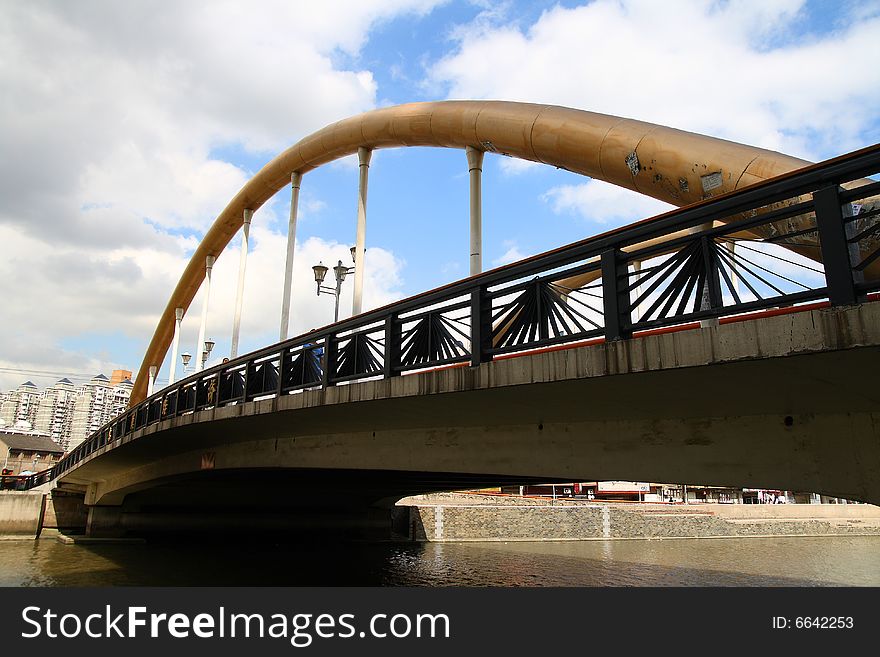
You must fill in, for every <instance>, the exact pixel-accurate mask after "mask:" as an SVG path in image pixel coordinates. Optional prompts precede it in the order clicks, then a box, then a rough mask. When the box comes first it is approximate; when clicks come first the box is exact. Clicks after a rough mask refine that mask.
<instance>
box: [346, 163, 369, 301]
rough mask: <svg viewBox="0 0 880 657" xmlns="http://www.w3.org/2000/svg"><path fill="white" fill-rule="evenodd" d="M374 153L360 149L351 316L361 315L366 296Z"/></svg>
mask: <svg viewBox="0 0 880 657" xmlns="http://www.w3.org/2000/svg"><path fill="white" fill-rule="evenodd" d="M372 156H373V151H372V149H370V148H367V147H366V146H360V147H358V163H359V166H358V171H359V174H360V175H359V176H358V220H357V238H356V240H355V244H354V246H355V251H354V296H353V297H352V300H351V314H352V315H360V314H361V308H362V305H363V296H364V244H365V242H366V239H367V183H368V181H369V176H370V158H371V157H372Z"/></svg>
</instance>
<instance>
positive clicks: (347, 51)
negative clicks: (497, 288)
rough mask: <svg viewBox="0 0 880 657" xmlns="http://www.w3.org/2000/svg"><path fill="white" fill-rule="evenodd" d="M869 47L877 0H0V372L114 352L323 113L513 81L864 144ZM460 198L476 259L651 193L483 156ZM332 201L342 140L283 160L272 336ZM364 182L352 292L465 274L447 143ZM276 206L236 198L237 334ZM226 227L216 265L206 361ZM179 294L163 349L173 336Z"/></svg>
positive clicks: (342, 220) (117, 362)
mask: <svg viewBox="0 0 880 657" xmlns="http://www.w3.org/2000/svg"><path fill="white" fill-rule="evenodd" d="M878 61H880V2H877V1H876V0H874V1H862V2H859V1H846V0H840V1H837V2H807V1H804V0H743V1H742V2H732V1H731V2H698V1H696V0H670V1H669V2H663V3H660V2H654V1H652V0H617V1H611V0H595V1H594V2H573V1H570V2H546V1H532V2H490V1H488V0H486V1H477V0H471V1H467V0H448V1H445V2H444V1H442V0H324V1H323V2H321V3H312V2H308V3H306V2H297V1H294V0H288V1H286V2H285V1H280V0H278V1H273V0H259V1H254V2H244V1H242V0H239V1H227V2H221V1H218V0H211V1H208V0H205V1H203V2H199V1H197V0H192V1H189V2H185V3H183V2H180V3H178V2H168V1H161V2H160V1H158V0H153V1H150V0H132V1H128V2H112V1H110V0H105V1H89V0H77V2H67V1H63V0H58V1H56V2H44V1H38V0H30V1H29V2H21V1H19V0H0V90H2V94H0V280H2V291H3V295H2V300H0V304H2V306H0V307H2V317H3V321H2V322H0V390H7V389H9V388H11V387H15V386H17V385H19V384H20V383H21V382H23V381H24V380H26V379H32V380H33V381H34V382H35V383H37V384H38V385H41V386H42V385H48V384H51V383H52V382H54V380H56V379H57V378H59V377H60V375H62V374H64V375H67V376H69V377H70V378H73V379H75V380H77V379H78V380H83V379H84V378H88V377H90V376H91V375H93V374H95V373H97V372H105V373H108V374H109V371H110V370H111V369H114V368H124V369H131V370H136V369H137V367H138V366H139V364H140V361H141V357H142V355H143V352H144V349H145V347H146V345H147V343H148V341H149V339H150V336H151V335H152V332H153V330H154V329H155V326H156V322H157V320H158V317H159V314H160V313H161V312H162V310H163V309H164V307H165V304H166V302H167V299H168V295H169V294H170V291H171V289H172V288H173V287H174V285H175V284H176V282H177V280H178V278H179V276H180V274H181V272H182V271H183V268H184V266H185V264H186V262H187V261H188V259H189V257H190V255H191V254H192V252H193V249H194V248H195V246H196V244H197V243H198V241H199V239H200V237H201V235H202V234H203V233H204V231H205V230H206V229H207V227H208V226H209V225H210V224H211V222H212V221H213V220H214V218H215V217H216V216H217V214H218V213H219V212H220V210H221V209H222V208H223V207H224V206H225V205H226V203H227V202H228V201H229V200H230V198H231V197H232V196H233V195H234V194H235V193H236V191H237V190H238V189H239V188H240V187H241V186H242V185H243V184H244V182H245V181H246V180H248V178H249V177H251V176H252V175H253V174H254V173H255V172H256V171H258V170H259V169H260V167H261V166H262V165H263V164H265V163H266V162H267V161H268V160H270V159H271V158H272V157H273V156H274V155H276V154H277V153H278V152H280V151H281V150H283V149H285V148H286V147H288V146H289V145H291V144H293V143H294V142H296V141H297V140H299V139H300V138H302V137H304V136H305V135H307V134H309V133H311V132H313V131H315V130H317V129H320V128H321V127H323V126H325V125H327V124H328V123H330V122H333V121H336V120H338V119H341V118H345V117H347V116H351V115H353V114H357V113H359V112H363V111H366V110H370V109H373V108H376V107H380V106H384V105H391V104H397V103H404V102H410V101H419V100H436V99H445V98H493V99H506V100H521V101H530V102H537V103H553V104H559V105H567V106H571V107H577V108H582V109H587V110H592V111H598V112H606V113H610V114H616V115H621V116H626V117H631V118H636V119H640V120H645V121H651V122H655V123H661V124H665V125H669V126H673V127H677V128H682V129H686V130H691V131H695V132H701V133H705V134H710V135H715V136H719V137H723V138H727V139H733V140H736V141H741V142H745V143H749V144H754V145H757V146H762V147H765V148H771V149H774V150H779V151H783V152H786V153H788V154H791V155H795V156H798V157H803V158H806V159H810V160H819V159H824V158H827V157H831V156H834V155H839V154H841V153H843V152H846V151H849V150H853V149H856V148H859V147H863V146H866V145H869V144H873V143H876V142H878V141H880V112H878V110H880V68H878V66H877V62H878ZM483 194H484V229H483V230H484V234H483V239H484V266H485V267H486V268H488V267H490V266H495V265H498V264H502V263H505V262H509V261H511V260H515V259H518V258H520V257H524V256H527V255H530V254H533V253H537V252H540V251H544V250H546V249H550V248H553V247H556V246H559V245H561V244H565V243H568V242H571V241H573V240H576V239H580V238H583V237H587V236H589V235H591V234H595V233H596V232H599V231H602V230H605V229H607V228H609V227H612V226H615V225H621V224H624V223H627V222H629V221H632V220H635V219H641V218H644V217H646V216H649V215H651V214H654V213H656V212H659V211H661V210H663V209H664V207H665V206H664V205H663V204H662V203H660V202H658V201H654V200H651V199H646V198H644V197H639V196H637V195H635V194H632V193H630V192H626V191H623V190H619V189H617V188H614V187H611V186H609V185H606V184H604V183H600V182H596V181H591V180H589V179H585V178H582V177H579V176H575V175H573V174H569V173H566V172H563V171H557V170H555V169H552V168H549V167H540V166H537V165H528V166H526V165H523V164H521V163H517V162H515V161H511V160H509V159H506V158H496V157H492V156H487V158H486V163H485V166H484V191H483ZM356 195H357V170H356V165H355V164H354V163H353V162H351V161H350V160H349V161H342V162H339V163H336V164H333V165H330V166H326V167H323V168H322V169H319V170H317V171H314V172H312V173H309V174H308V175H307V176H306V177H305V178H304V181H303V187H302V194H301V201H300V223H299V229H298V240H297V251H296V258H295V263H296V265H295V272H294V277H295V290H294V301H293V307H294V310H293V315H294V320H293V326H292V334H296V333H300V332H303V331H306V330H309V329H310V328H313V327H315V326H319V325H323V324H326V323H329V322H330V321H331V320H332V313H333V300H332V298H331V297H320V298H318V297H316V295H315V293H314V282H313V278H312V275H311V271H310V267H311V265H313V264H315V263H317V262H318V261H319V260H322V261H324V263H325V264H332V263H334V262H335V261H336V259H338V258H345V257H346V256H347V249H348V247H349V246H350V245H351V244H353V242H354V233H355V220H356ZM369 202H370V205H369V222H368V223H369V226H368V232H367V248H368V252H367V261H366V269H365V276H366V299H365V301H366V304H365V305H366V306H367V307H373V306H376V305H381V304H383V303H386V302H388V301H390V300H393V299H397V298H403V297H405V296H408V295H410V294H414V293H417V292H420V291H422V290H425V289H428V288H431V287H435V286H437V285H440V284H443V283H446V282H449V281H451V280H455V279H458V278H460V277H462V276H464V275H465V274H466V273H467V269H468V264H467V262H468V250H469V249H468V198H467V167H466V161H465V157H464V154H463V153H462V152H461V151H446V150H441V149H398V150H389V151H379V152H377V153H376V154H375V155H374V158H373V164H372V167H371V172H370V198H369ZM288 209H289V192H288V191H283V192H281V193H279V194H278V195H277V196H276V197H275V198H274V199H273V201H272V202H270V203H268V204H267V205H266V206H264V207H263V208H262V209H261V210H260V211H259V212H257V213H256V215H255V217H254V222H253V229H252V232H251V252H250V254H249V260H248V270H247V275H248V279H247V285H246V291H245V303H244V319H243V325H242V348H241V351H242V352H244V351H248V350H250V349H253V348H256V347H258V346H263V345H265V344H268V343H271V342H274V341H275V340H276V339H277V335H278V326H279V315H280V305H281V283H282V277H283V267H284V250H285V243H286V229H287V213H288ZM238 245H239V240H238V239H235V240H233V243H232V244H231V245H230V248H229V249H227V251H226V252H224V254H223V255H222V256H221V258H220V259H219V260H218V262H217V266H216V268H215V276H214V284H213V287H212V294H211V316H210V320H209V327H208V334H209V336H210V337H212V338H214V339H215V340H216V342H217V347H216V349H215V356H217V358H220V357H222V356H223V355H225V354H226V353H228V349H229V341H230V333H231V325H232V307H233V303H234V297H235V284H236V277H237V267H238V251H237V249H238ZM347 289H348V291H349V293H350V285H349V286H348V288H347ZM200 307H201V300H200V297H197V298H196V300H195V302H194V304H193V308H192V310H191V311H190V312H189V313H188V315H187V317H186V319H185V320H184V333H183V340H182V347H181V349H182V350H188V351H190V352H195V342H196V334H197V331H198V324H199V309H200ZM346 307H348V308H350V298H349V299H347V298H345V297H343V302H342V308H343V309H345V308H346ZM167 370H168V366H167V363H166V364H165V365H164V366H163V368H162V372H161V373H160V377H159V378H160V380H161V379H162V378H164V377H167ZM178 371H179V368H178Z"/></svg>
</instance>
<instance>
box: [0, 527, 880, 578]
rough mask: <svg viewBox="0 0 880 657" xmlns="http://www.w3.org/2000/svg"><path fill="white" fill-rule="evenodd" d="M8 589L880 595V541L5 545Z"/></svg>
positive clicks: (1, 560)
mask: <svg viewBox="0 0 880 657" xmlns="http://www.w3.org/2000/svg"><path fill="white" fill-rule="evenodd" d="M0 585H2V586H219V585H229V586H244V585H251V586H450V585H451V586H841V585H842V586H880V536H845V537H841V536H836V537H818V538H811V537H783V538H725V539H666V540H650V541H642V540H638V541H581V542H542V543H534V542H522V543H520V542H509V543H425V544H419V543H331V544H326V543H325V544H319V543H307V542H297V543H292V542H287V541H285V542H277V543H275V542H272V541H271V540H267V541H263V542H260V543H254V542H251V543H235V544H231V543H228V542H223V541H222V540H220V539H218V540H215V541H213V542H204V543H170V542H169V543H145V544H125V545H118V544H117V545H107V544H104V545H64V544H61V543H58V542H56V541H54V540H50V539H43V540H39V541H0Z"/></svg>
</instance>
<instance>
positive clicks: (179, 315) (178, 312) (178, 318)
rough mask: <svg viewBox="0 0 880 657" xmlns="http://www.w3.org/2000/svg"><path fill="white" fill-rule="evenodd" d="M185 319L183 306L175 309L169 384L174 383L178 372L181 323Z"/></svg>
mask: <svg viewBox="0 0 880 657" xmlns="http://www.w3.org/2000/svg"><path fill="white" fill-rule="evenodd" d="M182 321H183V308H175V309H174V340H172V341H171V366H170V367H169V368H168V385H171V384H172V383H174V376H175V375H176V374H177V352H178V351H179V350H180V323H181V322H182Z"/></svg>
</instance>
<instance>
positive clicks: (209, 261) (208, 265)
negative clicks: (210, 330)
mask: <svg viewBox="0 0 880 657" xmlns="http://www.w3.org/2000/svg"><path fill="white" fill-rule="evenodd" d="M216 261H217V258H216V257H214V256H210V255H209V256H207V257H206V258H205V296H204V298H203V299H202V323H201V324H200V325H199V341H198V344H196V353H195V355H194V356H193V358H195V359H196V366H195V371H196V372H201V371H202V352H203V351H204V350H205V329H206V328H207V325H208V299H209V298H210V296H211V270H212V269H213V268H214V263H215V262H216Z"/></svg>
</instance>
